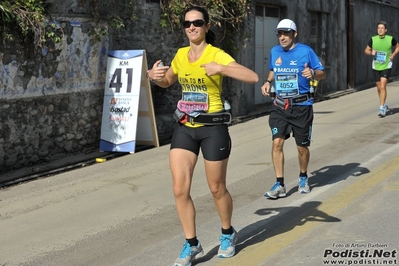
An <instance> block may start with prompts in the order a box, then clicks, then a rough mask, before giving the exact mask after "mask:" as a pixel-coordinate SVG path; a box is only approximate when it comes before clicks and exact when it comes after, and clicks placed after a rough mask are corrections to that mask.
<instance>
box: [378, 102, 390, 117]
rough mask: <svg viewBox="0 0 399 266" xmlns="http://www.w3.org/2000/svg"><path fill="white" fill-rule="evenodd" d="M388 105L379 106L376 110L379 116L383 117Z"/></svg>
mask: <svg viewBox="0 0 399 266" xmlns="http://www.w3.org/2000/svg"><path fill="white" fill-rule="evenodd" d="M387 111H388V105H386V104H384V106H382V107H380V111H379V112H378V116H379V117H385V116H386V115H387Z"/></svg>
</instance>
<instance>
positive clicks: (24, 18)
mask: <svg viewBox="0 0 399 266" xmlns="http://www.w3.org/2000/svg"><path fill="white" fill-rule="evenodd" d="M47 7H48V6H47V4H46V3H45V1H44V0H9V1H4V2H3V3H0V20H1V25H2V29H1V31H0V38H1V39H3V41H7V40H8V41H13V40H14V38H13V34H15V33H16V32H17V33H20V34H22V36H24V37H28V36H32V38H33V44H34V46H36V47H42V45H43V44H44V43H45V42H48V41H53V42H59V41H61V37H60V35H61V34H60V33H59V30H58V29H57V27H56V24H55V23H49V22H48V20H47V18H46V14H47V13H46V8H47Z"/></svg>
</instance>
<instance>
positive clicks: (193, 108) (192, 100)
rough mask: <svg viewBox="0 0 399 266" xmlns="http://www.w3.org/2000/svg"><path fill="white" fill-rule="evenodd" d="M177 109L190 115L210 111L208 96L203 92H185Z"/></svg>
mask: <svg viewBox="0 0 399 266" xmlns="http://www.w3.org/2000/svg"><path fill="white" fill-rule="evenodd" d="M177 108H178V109H179V110H180V111H182V112H185V113H186V114H190V113H193V112H206V111H208V94H207V93H202V92H183V95H182V99H181V100H179V101H178V102H177Z"/></svg>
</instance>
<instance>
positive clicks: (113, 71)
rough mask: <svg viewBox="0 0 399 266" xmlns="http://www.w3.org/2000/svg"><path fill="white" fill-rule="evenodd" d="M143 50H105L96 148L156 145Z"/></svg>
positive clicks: (128, 148)
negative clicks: (103, 89)
mask: <svg viewBox="0 0 399 266" xmlns="http://www.w3.org/2000/svg"><path fill="white" fill-rule="evenodd" d="M147 69H148V66H147V58H146V54H145V50H115V51H109V52H108V62H107V75H106V80H105V91H104V104H103V117H102V124H101V139H100V151H114V152H130V153H134V152H135V149H136V145H150V146H154V147H159V141H158V132H157V128H156V121H155V115H154V107H153V103H152V96H151V87H150V83H149V81H148V79H147V78H146V72H147Z"/></svg>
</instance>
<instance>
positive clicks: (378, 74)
mask: <svg viewBox="0 0 399 266" xmlns="http://www.w3.org/2000/svg"><path fill="white" fill-rule="evenodd" d="M390 76H391V69H390V68H388V69H384V70H375V69H374V81H375V82H380V80H381V78H386V79H389V77H390Z"/></svg>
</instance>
